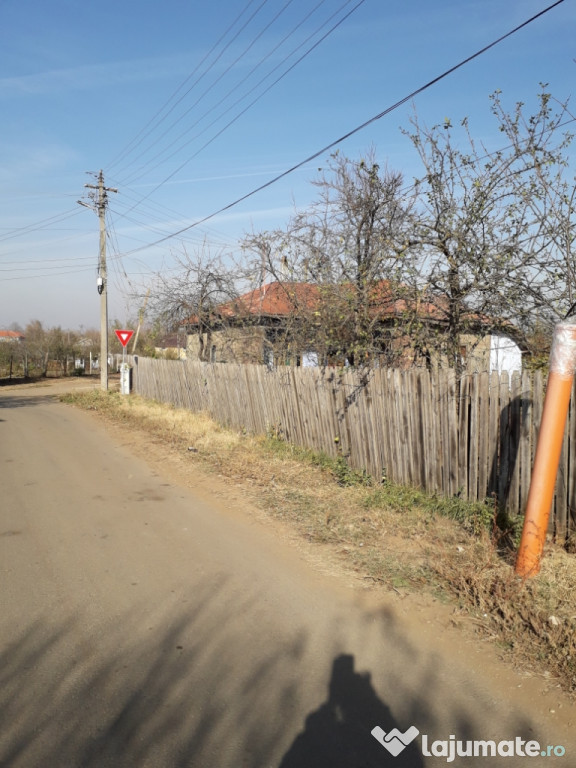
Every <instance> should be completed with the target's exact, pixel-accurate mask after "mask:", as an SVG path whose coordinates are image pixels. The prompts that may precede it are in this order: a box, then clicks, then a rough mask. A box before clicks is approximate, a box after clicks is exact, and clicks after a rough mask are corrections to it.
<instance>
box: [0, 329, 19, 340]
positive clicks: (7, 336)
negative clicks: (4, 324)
mask: <svg viewBox="0 0 576 768" xmlns="http://www.w3.org/2000/svg"><path fill="white" fill-rule="evenodd" d="M24 338H25V336H24V334H23V333H20V331H0V341H22V340H23V339H24Z"/></svg>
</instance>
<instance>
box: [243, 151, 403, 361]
mask: <svg viewBox="0 0 576 768" xmlns="http://www.w3.org/2000/svg"><path fill="white" fill-rule="evenodd" d="M402 183H403V180H402V176H401V174H399V173H394V172H392V171H389V170H388V169H386V168H381V167H380V165H379V164H378V163H377V162H376V158H375V152H374V151H373V150H371V151H370V152H369V153H368V154H367V155H366V157H365V158H361V159H360V160H350V159H349V158H347V157H345V156H344V155H341V154H340V153H335V154H333V155H332V156H331V157H330V159H329V162H328V166H327V168H326V169H325V170H321V171H320V176H319V178H318V179H317V180H316V181H314V182H313V184H314V186H316V187H317V188H318V190H319V196H318V200H317V201H316V202H315V203H314V204H313V205H312V206H311V207H310V208H308V209H307V210H304V211H301V212H298V213H296V214H295V216H294V217H293V218H292V220H291V221H290V222H289V224H288V226H287V228H286V230H283V231H277V232H271V233H262V234H260V235H258V236H253V237H252V238H248V239H247V241H246V244H247V245H248V246H249V247H251V248H252V249H253V250H255V251H257V252H259V253H260V254H263V255H264V256H265V257H266V259H267V270H268V272H269V273H270V274H271V275H273V277H274V278H275V279H276V280H277V281H280V282H282V283H285V284H287V285H291V284H293V283H296V282H303V283H311V284H313V285H315V286H317V287H318V293H317V303H316V305H314V306H311V305H309V306H307V307H302V306H299V305H298V303H296V304H295V306H294V311H295V317H294V318H293V323H292V325H293V329H294V330H293V333H295V332H296V331H297V330H298V328H299V329H300V335H301V336H302V343H307V344H309V345H313V346H314V347H315V348H316V349H317V350H319V351H320V352H321V353H322V354H323V355H325V356H326V357H336V358H338V357H341V358H346V359H348V360H349V362H350V363H352V364H355V365H361V364H363V363H364V362H366V361H367V360H369V359H371V358H373V357H374V355H375V354H380V353H381V352H382V336H381V332H380V331H381V320H382V315H383V314H386V313H390V312H393V311H394V307H395V304H396V302H397V299H398V298H399V295H398V290H399V286H400V285H401V283H402V277H403V275H404V274H405V272H406V271H407V269H408V260H407V255H406V254H407V251H406V249H405V248H404V247H403V243H404V241H405V239H406V237H407V234H406V231H405V227H406V224H407V222H408V221H409V212H410V207H411V204H412V201H411V200H410V198H409V197H406V196H405V194H404V193H403V191H402Z"/></svg>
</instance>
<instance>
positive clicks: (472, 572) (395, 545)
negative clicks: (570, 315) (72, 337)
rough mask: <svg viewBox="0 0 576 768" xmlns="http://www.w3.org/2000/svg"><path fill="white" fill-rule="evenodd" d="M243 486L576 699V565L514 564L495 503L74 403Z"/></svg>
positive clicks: (145, 406) (211, 431)
mask: <svg viewBox="0 0 576 768" xmlns="http://www.w3.org/2000/svg"><path fill="white" fill-rule="evenodd" d="M63 399H65V400H66V401H67V402H70V403H73V404H76V405H78V406H81V407H83V408H87V409H92V410H97V411H98V412H99V413H101V414H102V415H105V416H106V417H108V418H109V419H111V420H112V421H114V422H116V423H118V422H122V423H124V424H126V425H127V426H130V427H131V428H134V429H138V430H142V431H143V432H145V433H146V435H147V436H148V437H150V436H152V437H153V438H154V439H156V440H159V441H161V442H162V444H163V445H168V446H170V447H172V448H173V449H174V450H175V451H177V452H178V454H179V455H180V456H182V455H185V456H186V460H187V461H188V460H189V461H190V462H200V463H201V464H202V465H203V467H204V468H205V469H208V470H210V471H216V472H218V474H219V475H221V476H223V477H224V478H227V479H229V480H231V481H234V482H235V483H237V484H241V485H242V486H243V488H245V489H247V490H248V491H251V492H252V493H251V496H252V501H253V502H254V503H255V504H257V505H258V506H259V507H260V508H262V509H264V510H265V511H266V512H267V513H268V514H271V515H274V516H275V517H277V518H279V519H282V520H283V521H285V522H287V523H288V524H290V526H292V527H293V528H294V529H295V530H297V531H298V532H299V533H300V534H301V535H302V536H304V537H305V538H306V539H307V540H309V541H312V542H317V543H320V544H323V545H326V546H329V547H330V548H331V551H332V552H333V553H336V554H337V555H338V557H339V558H341V559H342V561H343V562H344V563H345V564H346V566H347V567H349V568H352V569H353V570H354V571H356V573H358V575H359V576H360V577H361V578H364V579H367V580H369V581H372V582H374V583H378V584H382V585H384V586H386V587H388V588H391V589H395V590H396V591H398V590H404V591H406V590H409V591H414V590H427V591H433V592H435V593H436V594H439V593H440V594H442V595H443V596H444V597H448V599H450V600H451V601H452V602H455V603H456V604H457V606H458V609H459V610H460V611H462V612H464V613H466V614H468V615H470V616H471V617H473V618H474V620H475V621H476V623H477V625H478V628H479V631H481V632H483V633H485V634H486V635H488V636H491V637H492V638H493V639H495V640H496V641H497V642H498V643H499V644H500V645H501V647H503V648H506V649H507V650H508V651H509V652H510V655H511V658H513V659H514V660H515V661H516V662H517V663H518V664H521V665H525V666H528V667H530V668H531V669H532V671H540V672H541V673H543V674H546V675H549V676H550V677H553V678H555V679H556V680H557V681H558V683H559V684H560V685H561V686H562V687H563V688H564V689H565V690H567V691H576V639H575V638H576V633H575V630H576V605H575V602H574V595H575V594H576V558H575V557H574V555H573V554H568V553H567V552H566V551H565V550H563V549H561V548H559V547H553V546H551V545H550V547H549V549H548V550H547V553H546V558H545V560H544V563H543V567H542V571H541V573H540V575H539V576H538V577H537V578H535V579H531V580H529V581H526V582H523V581H521V580H519V579H518V578H516V577H515V575H514V572H513V569H512V567H511V558H512V552H511V551H510V549H509V548H507V546H506V545H509V544H510V541H511V540H512V537H513V535H514V532H513V531H510V530H508V531H505V532H502V531H501V530H500V529H499V528H497V527H496V526H495V525H494V523H493V518H494V515H493V512H492V510H491V509H490V508H489V506H486V505H479V504H467V503H464V502H462V501H460V500H458V499H441V498H436V497H430V496H427V495H425V494H423V493H422V492H420V491H418V490H415V489H410V488H401V487H398V486H394V485H392V484H390V483H386V484H385V485H378V486H374V485H371V484H370V482H369V480H368V478H366V477H365V476H364V475H362V474H361V473H354V472H352V471H350V470H349V469H348V467H347V465H346V463H345V461H344V460H342V459H341V460H338V461H334V460H333V459H329V458H328V457H326V456H323V455H322V454H317V453H313V452H312V451H306V450H302V449H298V448H295V447H294V446H290V445H289V444H287V443H285V442H283V441H282V440H279V439H278V437H277V436H276V435H275V434H273V433H271V434H270V435H267V436H252V435H248V434H244V433H241V432H237V431H233V430H229V429H225V428H223V427H221V426H219V425H218V424H216V423H215V422H214V421H213V420H212V419H211V418H210V417H209V416H207V415H206V414H194V413H190V412H188V411H184V410H178V409H174V408H172V407H170V406H167V405H163V404H158V403H155V402H152V401H146V400H144V399H142V398H138V397H130V398H126V397H121V396H120V395H118V394H114V393H101V392H99V391H92V392H86V393H84V392H83V393H75V394H71V395H67V396H65V397H64V398H63Z"/></svg>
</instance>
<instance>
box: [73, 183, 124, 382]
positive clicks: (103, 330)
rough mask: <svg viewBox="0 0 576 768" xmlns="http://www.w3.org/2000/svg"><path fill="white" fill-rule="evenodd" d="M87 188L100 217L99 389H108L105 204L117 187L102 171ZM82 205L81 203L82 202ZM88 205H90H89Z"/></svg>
mask: <svg viewBox="0 0 576 768" xmlns="http://www.w3.org/2000/svg"><path fill="white" fill-rule="evenodd" d="M84 186H85V187H88V188H89V189H96V190H97V191H98V199H97V201H96V211H97V213H98V218H99V219H100V254H99V258H98V281H97V286H98V293H99V294H100V389H103V390H104V391H106V390H107V389H108V287H107V273H106V205H107V204H108V196H107V193H108V192H118V190H117V189H114V188H112V187H105V186H104V173H103V171H100V173H99V174H98V185H97V186H96V185H94V184H84ZM82 205H83V203H82ZM89 207H90V206H89Z"/></svg>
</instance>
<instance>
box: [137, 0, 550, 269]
mask: <svg viewBox="0 0 576 768" xmlns="http://www.w3.org/2000/svg"><path fill="white" fill-rule="evenodd" d="M563 2H564V0H557V1H556V2H555V3H553V4H552V5H549V6H548V7H547V8H545V9H544V10H542V11H540V12H539V13H537V14H535V15H534V16H531V17H530V18H529V19H527V20H526V21H524V22H522V23H521V24H519V25H518V26H516V27H514V28H513V29H511V30H510V31H509V32H506V33H505V34H504V35H501V36H500V37H499V38H497V39H496V40H494V41H493V42H491V43H489V44H488V45H486V46H484V47H483V48H481V49H480V50H478V51H476V53H473V54H472V55H471V56H468V57H467V58H465V59H463V60H462V61H460V62H459V63H458V64H455V65H454V66H453V67H450V69H447V70H445V71H444V72H443V73H442V74H440V75H438V76H437V77H434V78H433V79H432V80H429V81H428V82H427V83H425V84H424V85H422V86H421V87H420V88H417V89H416V90H415V91H412V92H411V93H409V94H408V95H407V96H405V97H404V98H403V99H400V101H397V102H396V103H395V104H392V105H391V106H389V107H387V108H386V109H384V110H383V111H382V112H379V113H378V114H377V115H374V117H371V118H370V119H369V120H366V121H365V122H363V123H361V124H360V125H358V126H357V127H356V128H353V129H352V130H350V131H348V133H345V134H344V135H343V136H340V138H338V139H336V140H335V141H332V142H330V144H327V145H326V146H325V147H322V149H319V150H318V151H317V152H314V154H312V155H309V156H308V157H307V158H306V159H304V160H302V161H301V162H299V163H297V164H296V165H293V166H292V167H291V168H289V169H288V170H286V171H284V172H283V173H281V174H279V175H278V176H275V177H274V178H272V179H270V180H269V181H267V182H266V183H264V184H261V185H260V186H259V187H257V188H256V189H253V190H252V191H251V192H248V193H247V194H245V195H243V196H242V197H239V198H237V199H236V200H234V201H233V202H231V203H228V205H225V206H223V207H222V208H219V209H218V210H217V211H214V212H213V213H211V214H209V215H208V216H204V217H203V218H202V219H199V220H198V221H195V222H193V223H192V224H189V225H188V226H186V227H183V228H182V229H180V230H178V231H176V232H173V233H172V234H171V235H167V236H166V237H163V238H161V239H160V240H156V241H155V242H153V243H149V244H148V245H146V246H143V247H141V248H137V249H135V250H133V251H129V252H128V254H130V253H136V252H138V251H142V250H145V249H146V248H152V247H154V246H157V245H160V244H161V243H164V242H166V241H167V240H171V239H172V238H174V237H178V236H179V235H181V234H183V233H184V232H188V231H189V230H190V229H193V228H194V227H198V226H200V225H201V224H204V223H205V222H207V221H209V220H210V219H213V218H215V217H216V216H219V215H220V214H222V213H224V212H225V211H228V210H230V209H231V208H234V207H235V206H236V205H239V204H240V203H242V202H244V200H247V199H248V198H250V197H252V196H253V195H255V194H257V193H258V192H261V191H262V190H264V189H267V188H268V187H271V186H272V185H273V184H275V183H276V182H278V181H280V180H281V179H283V178H285V177H286V176H288V175H289V174H291V173H293V172H294V171H296V170H298V169H299V168H302V166H304V165H306V164H307V163H310V162H311V161H312V160H316V159H317V158H318V157H320V156H321V155H324V154H325V153H326V152H329V151H330V150H331V149H334V147H336V146H337V145H338V144H341V143H342V142H344V141H346V139H349V138H350V137H351V136H354V134H356V133H359V132H360V131H362V130H363V129H364V128H366V127H367V126H369V125H372V123H375V122H376V121H378V120H381V119H382V118H383V117H385V116H386V115H388V114H390V113H391V112H393V111H394V110H396V109H398V108H399V107H401V106H402V105H403V104H406V102H408V101H411V100H412V99H414V98H415V97H416V96H418V95H420V94H421V93H423V92H424V91H426V90H428V89H429V88H431V87H432V86H433V85H436V84H437V83H439V82H440V81H441V80H444V79H445V78H446V77H448V76H449V75H451V74H453V73H454V72H456V71H457V70H458V69H460V68H461V67H463V66H464V65H465V64H468V63H470V62H471V61H473V60H474V59H477V58H478V57H479V56H481V55H482V54H484V53H486V52H487V51H489V50H490V49H491V48H494V47H495V46H496V45H498V44H499V43H501V42H503V41H504V40H506V39H507V38H509V37H511V36H512V35H514V34H516V33H517V32H519V31H520V30H521V29H523V28H524V27H526V26H528V25H529V24H531V23H532V22H534V21H536V19H539V18H540V17H541V16H543V15H544V14H546V13H548V12H549V11H551V10H552V9H553V8H556V7H557V6H558V5H561V4H562V3H563ZM128 254H125V255H128Z"/></svg>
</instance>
